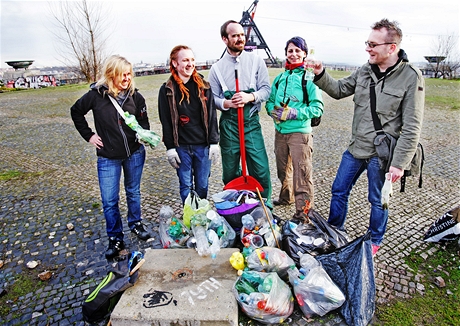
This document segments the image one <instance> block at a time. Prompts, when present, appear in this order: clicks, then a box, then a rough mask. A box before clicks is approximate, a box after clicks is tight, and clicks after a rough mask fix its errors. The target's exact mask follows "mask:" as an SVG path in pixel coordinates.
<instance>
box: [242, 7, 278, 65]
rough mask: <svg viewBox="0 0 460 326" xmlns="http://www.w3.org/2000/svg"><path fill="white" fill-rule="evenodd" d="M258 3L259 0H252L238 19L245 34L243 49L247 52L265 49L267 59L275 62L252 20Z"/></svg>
mask: <svg viewBox="0 0 460 326" xmlns="http://www.w3.org/2000/svg"><path fill="white" fill-rule="evenodd" d="M258 3H259V0H254V2H253V3H252V4H251V5H250V6H249V8H248V10H246V11H243V17H242V18H241V20H240V24H241V26H243V29H244V31H245V35H246V45H245V46H244V49H245V50H246V51H248V52H250V51H253V50H256V49H263V50H265V53H267V56H268V59H269V60H270V61H271V63H272V64H276V60H275V58H274V57H273V55H272V53H271V51H270V48H269V47H268V45H267V43H266V42H265V40H264V38H263V36H262V34H261V33H260V31H259V29H258V28H257V26H256V23H255V22H254V15H255V14H256V9H257V4H258Z"/></svg>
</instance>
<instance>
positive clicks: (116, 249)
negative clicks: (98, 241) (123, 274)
mask: <svg viewBox="0 0 460 326" xmlns="http://www.w3.org/2000/svg"><path fill="white" fill-rule="evenodd" d="M123 249H125V243H124V242H123V240H119V239H117V238H114V237H110V238H109V247H108V248H107V251H106V252H105V258H107V259H111V258H113V257H115V256H118V254H119V253H120V251H122V250H123Z"/></svg>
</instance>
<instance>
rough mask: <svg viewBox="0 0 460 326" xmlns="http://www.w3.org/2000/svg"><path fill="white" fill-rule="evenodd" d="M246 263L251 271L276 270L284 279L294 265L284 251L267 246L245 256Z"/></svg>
mask: <svg viewBox="0 0 460 326" xmlns="http://www.w3.org/2000/svg"><path fill="white" fill-rule="evenodd" d="M246 264H247V267H248V268H249V269H250V270H253V271H258V272H276V273H277V274H278V275H279V277H280V278H281V279H286V277H287V272H288V270H289V269H290V268H291V267H292V266H294V265H295V263H294V261H293V260H292V258H291V257H289V256H288V254H287V253H286V252H284V251H283V250H281V249H278V248H273V247H267V246H265V247H262V248H260V249H255V250H254V251H253V252H252V253H251V254H250V255H249V256H248V257H246Z"/></svg>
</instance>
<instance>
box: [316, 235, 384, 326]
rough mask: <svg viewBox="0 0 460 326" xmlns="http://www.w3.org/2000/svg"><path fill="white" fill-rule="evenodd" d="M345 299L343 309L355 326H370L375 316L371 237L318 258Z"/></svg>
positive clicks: (347, 321)
mask: <svg viewBox="0 0 460 326" xmlns="http://www.w3.org/2000/svg"><path fill="white" fill-rule="evenodd" d="M315 258H316V259H317V260H318V261H319V262H320V263H321V264H322V266H323V268H324V269H325V270H326V272H327V274H328V275H329V276H330V278H331V279H332V280H333V281H334V283H335V284H336V285H337V286H338V287H339V288H340V290H341V291H342V292H343V294H344V295H345V298H346V301H345V303H344V304H343V305H342V307H341V308H340V313H341V314H342V316H343V318H344V319H345V322H346V323H347V324H348V325H351V326H361V325H363V326H365V325H368V324H369V323H370V322H371V320H372V316H373V315H374V312H375V279H374V262H373V259H372V244H371V233H370V232H367V233H366V234H365V235H363V236H361V237H359V238H357V239H355V240H353V241H352V242H350V243H348V244H347V245H345V246H343V247H341V248H339V249H337V250H335V251H334V252H331V253H328V254H324V255H319V256H317V257H315Z"/></svg>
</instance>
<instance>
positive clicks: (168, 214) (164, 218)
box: [159, 205, 174, 223]
mask: <svg viewBox="0 0 460 326" xmlns="http://www.w3.org/2000/svg"><path fill="white" fill-rule="evenodd" d="M173 216H174V211H173V209H172V208H171V206H168V205H165V206H161V208H160V216H159V219H160V222H162V223H170V221H171V218H172V217H173Z"/></svg>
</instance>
